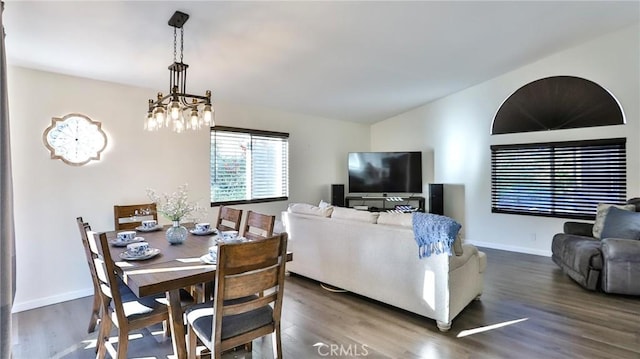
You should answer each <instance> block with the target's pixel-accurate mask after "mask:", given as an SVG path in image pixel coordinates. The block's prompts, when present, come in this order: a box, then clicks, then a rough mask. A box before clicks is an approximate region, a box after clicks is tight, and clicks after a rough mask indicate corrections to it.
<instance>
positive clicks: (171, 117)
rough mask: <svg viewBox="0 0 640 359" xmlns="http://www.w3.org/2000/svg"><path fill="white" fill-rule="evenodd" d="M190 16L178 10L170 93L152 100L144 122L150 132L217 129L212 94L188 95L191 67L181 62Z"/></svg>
mask: <svg viewBox="0 0 640 359" xmlns="http://www.w3.org/2000/svg"><path fill="white" fill-rule="evenodd" d="M188 19H189V15H188V14H185V13H183V12H180V11H176V12H175V13H174V14H173V16H171V19H169V26H171V27H173V63H172V64H171V65H169V92H170V93H169V94H168V95H163V94H162V92H158V97H157V99H156V100H152V99H150V100H149V110H148V111H147V118H146V120H145V122H144V128H145V130H147V131H155V130H158V129H160V128H163V127H166V128H171V129H172V130H173V131H175V132H178V133H180V132H183V131H184V130H198V129H200V128H202V126H203V125H205V126H207V127H209V126H215V123H214V120H213V114H214V113H213V109H212V108H211V91H209V90H207V91H206V93H205V95H204V96H198V95H191V94H188V93H187V69H188V68H189V65H187V64H185V63H184V62H182V57H183V50H184V28H183V27H182V26H183V25H184V24H185V23H186V22H187V20H188ZM178 29H180V62H178V60H177V57H176V56H177V52H178V51H177V47H178V42H177V33H178Z"/></svg>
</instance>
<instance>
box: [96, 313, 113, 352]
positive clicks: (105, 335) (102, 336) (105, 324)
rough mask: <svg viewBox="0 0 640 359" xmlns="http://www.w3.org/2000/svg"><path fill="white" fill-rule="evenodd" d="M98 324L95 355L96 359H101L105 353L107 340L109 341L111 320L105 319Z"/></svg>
mask: <svg viewBox="0 0 640 359" xmlns="http://www.w3.org/2000/svg"><path fill="white" fill-rule="evenodd" d="M105 319H106V320H102V321H101V322H100V332H99V334H98V342H97V343H96V345H97V347H98V351H97V354H96V358H97V359H103V358H104V357H105V356H106V352H107V343H106V342H107V340H109V334H111V319H110V318H108V317H107V318H105Z"/></svg>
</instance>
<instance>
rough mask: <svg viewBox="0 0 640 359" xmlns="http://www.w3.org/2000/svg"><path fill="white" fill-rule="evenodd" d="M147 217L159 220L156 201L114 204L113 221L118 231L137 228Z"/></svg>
mask: <svg viewBox="0 0 640 359" xmlns="http://www.w3.org/2000/svg"><path fill="white" fill-rule="evenodd" d="M147 219H155V220H156V221H157V220H158V211H157V209H156V204H155V203H142V204H130V205H114V206H113V221H114V228H115V229H116V231H119V230H128V229H135V228H136V227H138V226H140V225H142V221H144V220H147Z"/></svg>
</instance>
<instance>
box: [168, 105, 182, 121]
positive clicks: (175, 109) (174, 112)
mask: <svg viewBox="0 0 640 359" xmlns="http://www.w3.org/2000/svg"><path fill="white" fill-rule="evenodd" d="M180 111H181V108H180V103H179V102H178V100H173V101H171V103H169V114H170V116H171V119H172V120H173V121H176V120H178V119H180Z"/></svg>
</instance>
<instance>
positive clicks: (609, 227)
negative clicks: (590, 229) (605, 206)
mask: <svg viewBox="0 0 640 359" xmlns="http://www.w3.org/2000/svg"><path fill="white" fill-rule="evenodd" d="M600 236H601V237H602V238H623V239H640V213H639V212H631V211H625V210H622V209H618V208H616V207H611V208H609V212H608V213H607V216H606V217H605V219H604V226H603V227H602V233H601V234H600Z"/></svg>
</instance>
